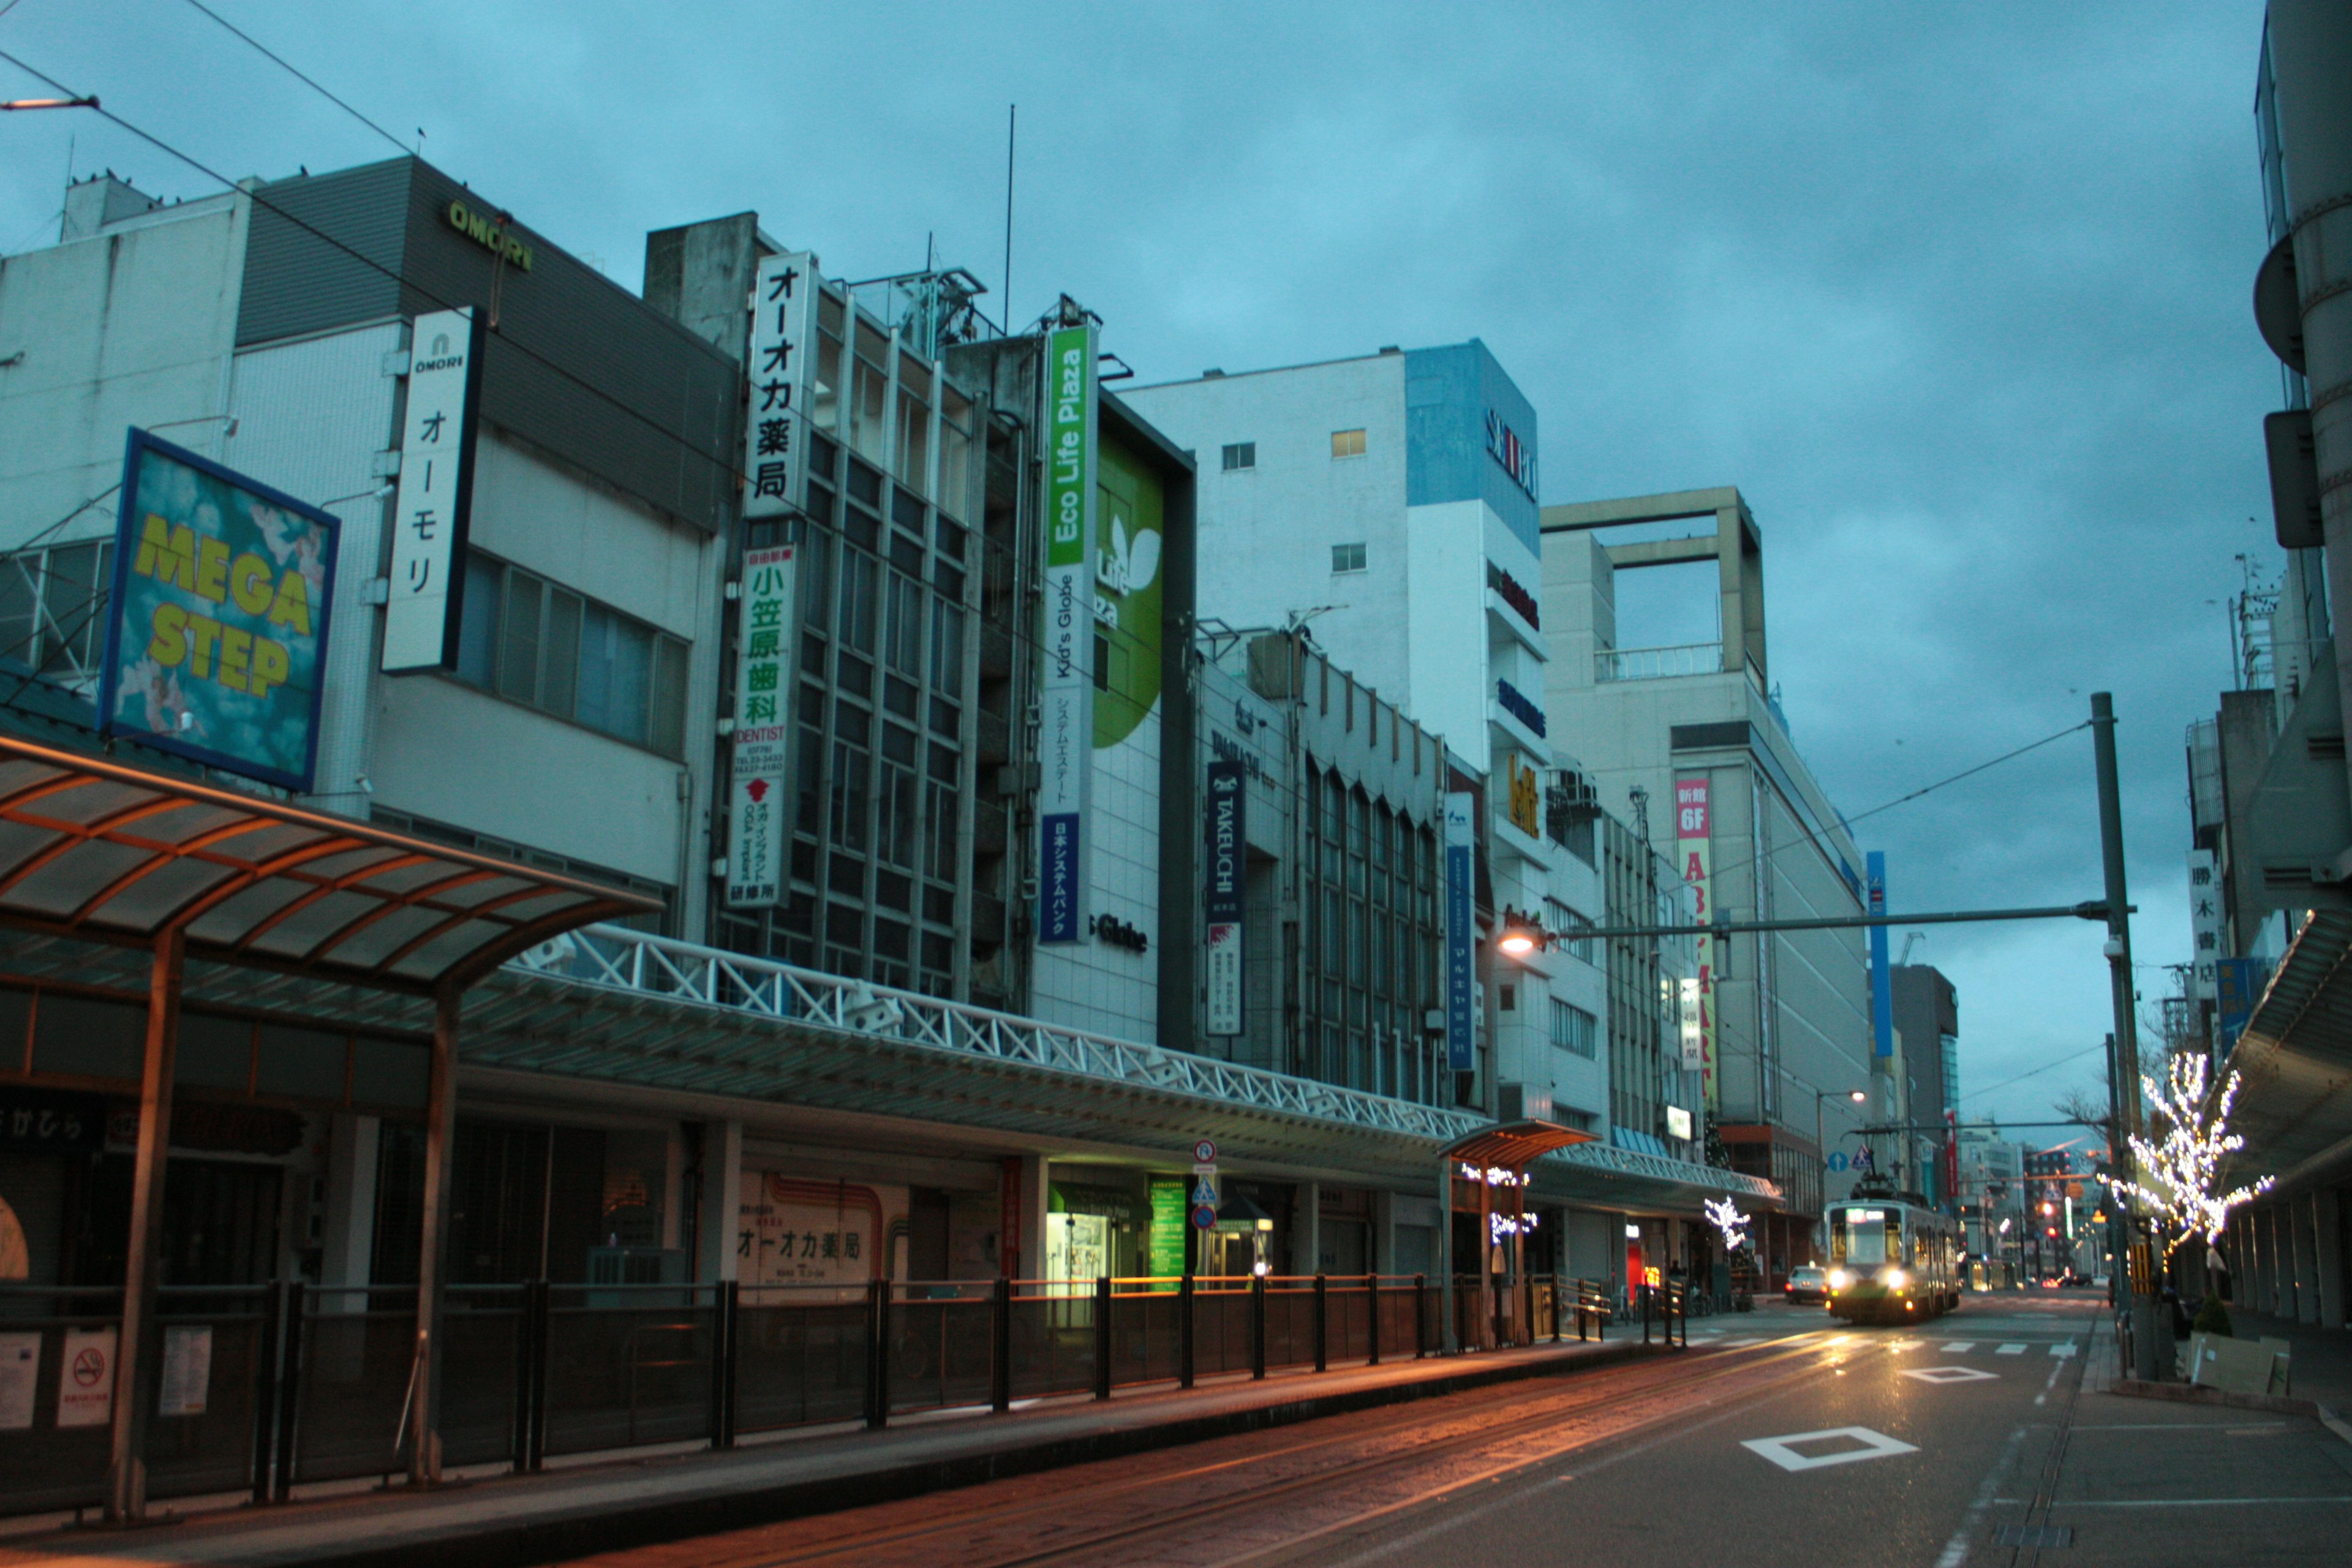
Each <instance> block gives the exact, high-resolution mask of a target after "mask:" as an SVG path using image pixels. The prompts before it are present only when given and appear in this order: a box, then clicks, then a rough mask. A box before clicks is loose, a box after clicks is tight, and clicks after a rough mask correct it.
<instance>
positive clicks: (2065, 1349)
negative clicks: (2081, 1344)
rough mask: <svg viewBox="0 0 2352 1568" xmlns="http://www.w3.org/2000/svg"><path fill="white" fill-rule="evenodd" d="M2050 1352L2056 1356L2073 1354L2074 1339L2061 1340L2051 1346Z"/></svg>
mask: <svg viewBox="0 0 2352 1568" xmlns="http://www.w3.org/2000/svg"><path fill="white" fill-rule="evenodd" d="M2050 1353H2051V1354H2052V1355H2054V1356H2070V1355H2073V1354H2074V1341H2072V1340H2061V1341H2059V1342H2057V1343H2056V1344H2054V1345H2052V1346H2051V1347H2050Z"/></svg>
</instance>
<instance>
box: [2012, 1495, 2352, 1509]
mask: <svg viewBox="0 0 2352 1568" xmlns="http://www.w3.org/2000/svg"><path fill="white" fill-rule="evenodd" d="M2288 1502H2324V1503H2352V1497H2149V1498H2126V1499H2123V1500H2118V1501H2115V1502H2053V1503H2052V1504H2051V1505H2050V1506H2051V1507H2052V1508H2273V1507H2276V1506H2277V1505H2278V1504H2280V1503H2288Z"/></svg>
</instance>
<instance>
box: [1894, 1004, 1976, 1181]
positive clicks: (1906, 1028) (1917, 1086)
mask: <svg viewBox="0 0 2352 1568" xmlns="http://www.w3.org/2000/svg"><path fill="white" fill-rule="evenodd" d="M1888 973H1889V975H1890V977H1891V979H1892V981H1893V987H1892V988H1893V994H1894V1004H1895V1008H1894V1021H1895V1035H1896V1037H1897V1038H1898V1039H1899V1040H1900V1041H1901V1043H1902V1045H1901V1049H1902V1061H1903V1072H1904V1079H1905V1087H1906V1091H1907V1094H1906V1098H1907V1099H1908V1100H1909V1103H1910V1114H1909V1115H1907V1116H1906V1117H1905V1118H1904V1121H1905V1122H1906V1124H1907V1125H1909V1126H1910V1127H1912V1128H1913V1129H1915V1131H1912V1132H1911V1133H1909V1134H1907V1135H1906V1136H1907V1139H1908V1145H1907V1155H1906V1157H1907V1160H1908V1163H1909V1165H1910V1169H1909V1171H1908V1172H1906V1175H1907V1176H1909V1177H1910V1178H1912V1179H1910V1180H1908V1181H1906V1183H1905V1185H1906V1186H1907V1187H1909V1188H1910V1189H1911V1190H1912V1191H1914V1192H1917V1193H1919V1194H1923V1195H1925V1196H1926V1198H1927V1201H1928V1202H1929V1203H1932V1204H1937V1205H1943V1204H1948V1203H1951V1202H1952V1201H1953V1194H1952V1192H1951V1184H1950V1181H1949V1179H1948V1176H1947V1174H1946V1172H1945V1170H1944V1160H1943V1152H1944V1146H1945V1140H1944V1138H1943V1137H1942V1136H1941V1135H1940V1134H1937V1133H1933V1132H1929V1133H1924V1134H1923V1133H1920V1132H1918V1131H1916V1129H1918V1128H1922V1127H1927V1128H1935V1127H1942V1126H1944V1125H1945V1124H1946V1121H1947V1119H1948V1117H1950V1116H1951V1115H1952V1114H1953V1113H1954V1112H1956V1111H1957V1110H1958V1108H1959V1098H1960V1089H1959V1084H1960V995H1959V992H1958V989H1956V988H1955V987H1954V986H1953V984H1952V983H1951V981H1949V980H1948V979H1947V978H1945V976H1944V974H1943V973H1942V971H1940V970H1938V969H1937V968H1936V967H1935V966H1934V965H1933V964H1927V963H1898V964H1895V965H1894V966H1893V967H1892V968H1891V969H1890V970H1889V971H1888Z"/></svg>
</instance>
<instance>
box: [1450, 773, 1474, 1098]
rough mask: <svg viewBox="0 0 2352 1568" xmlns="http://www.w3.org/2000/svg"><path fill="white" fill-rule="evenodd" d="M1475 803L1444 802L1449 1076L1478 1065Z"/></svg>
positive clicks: (1454, 797) (1466, 799)
mask: <svg viewBox="0 0 2352 1568" xmlns="http://www.w3.org/2000/svg"><path fill="white" fill-rule="evenodd" d="M1477 799H1478V797H1477V796H1476V795H1472V794H1470V793H1469V792H1468V791H1466V790H1464V791H1458V792H1455V793H1454V794H1451V795H1447V796H1446V797H1445V1065H1446V1067H1447V1068H1450V1069H1451V1070H1453V1071H1454V1072H1470V1071H1473V1070H1475V1068H1476V1067H1477V1065H1478V1060H1477V1055H1476V1048H1475V1045H1474V1043H1473V1038H1472V1034H1471V1030H1472V1027H1473V1023H1474V1020H1475V1017H1476V1015H1477V1005H1478V972H1477V966H1476V964H1475V962H1474V961H1473V959H1472V956H1471V944H1472V943H1473V942H1475V940H1476V937H1477V927H1476V924H1475V916H1474V915H1473V913H1472V910H1471V893H1472V891H1473V884H1474V882H1475V872H1476V868H1475V865H1474V864H1473V863H1472V856H1473V854H1474V852H1475V843H1476V840H1475V835H1474V830H1473V827H1472V817H1473V816H1475V812H1476V809H1477Z"/></svg>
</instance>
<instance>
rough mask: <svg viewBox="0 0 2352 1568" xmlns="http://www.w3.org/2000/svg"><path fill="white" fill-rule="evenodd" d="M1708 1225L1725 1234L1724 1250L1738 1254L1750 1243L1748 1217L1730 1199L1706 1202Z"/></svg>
mask: <svg viewBox="0 0 2352 1568" xmlns="http://www.w3.org/2000/svg"><path fill="white" fill-rule="evenodd" d="M1706 1220H1707V1223H1708V1224H1709V1225H1711V1226H1715V1228H1716V1229H1717V1230H1718V1231H1720V1232H1722V1233H1723V1250H1724V1251H1726V1252H1737V1251H1738V1250H1739V1249H1740V1247H1743V1246H1745V1245H1746V1244H1747V1241H1748V1216H1747V1215H1743V1214H1741V1213H1740V1212H1739V1205H1737V1204H1735V1203H1733V1202H1732V1201H1731V1200H1730V1199H1729V1198H1709V1199H1707V1200H1706Z"/></svg>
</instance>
